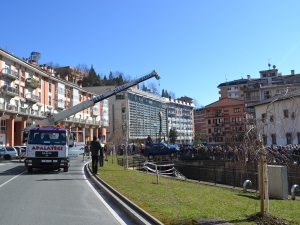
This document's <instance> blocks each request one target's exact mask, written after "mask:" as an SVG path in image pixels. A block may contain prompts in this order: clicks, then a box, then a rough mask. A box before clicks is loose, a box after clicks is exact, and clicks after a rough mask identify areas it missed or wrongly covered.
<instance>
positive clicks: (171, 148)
mask: <svg viewBox="0 0 300 225" xmlns="http://www.w3.org/2000/svg"><path fill="white" fill-rule="evenodd" d="M141 154H142V155H144V156H147V157H148V159H149V160H152V159H153V158H154V156H158V155H169V156H170V157H171V158H175V157H177V155H178V154H179V148H178V146H176V145H168V144H166V143H164V142H161V143H160V144H158V143H156V142H152V143H150V144H148V145H145V148H144V149H143V150H142V152H141Z"/></svg>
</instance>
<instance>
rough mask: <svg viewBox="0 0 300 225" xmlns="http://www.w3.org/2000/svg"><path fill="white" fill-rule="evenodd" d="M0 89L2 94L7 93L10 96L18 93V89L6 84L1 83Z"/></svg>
mask: <svg viewBox="0 0 300 225" xmlns="http://www.w3.org/2000/svg"><path fill="white" fill-rule="evenodd" d="M1 91H2V93H3V94H4V95H8V96H12V97H15V96H17V95H18V94H19V91H18V89H17V88H13V87H10V86H8V85H3V86H2V87H1Z"/></svg>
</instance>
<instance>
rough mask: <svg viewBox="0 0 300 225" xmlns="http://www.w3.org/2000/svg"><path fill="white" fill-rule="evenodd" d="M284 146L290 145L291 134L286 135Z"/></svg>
mask: <svg viewBox="0 0 300 225" xmlns="http://www.w3.org/2000/svg"><path fill="white" fill-rule="evenodd" d="M286 144H287V145H288V144H292V133H286Z"/></svg>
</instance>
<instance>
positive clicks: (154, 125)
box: [153, 123, 157, 142]
mask: <svg viewBox="0 0 300 225" xmlns="http://www.w3.org/2000/svg"><path fill="white" fill-rule="evenodd" d="M153 127H154V129H155V142H157V131H156V127H157V125H156V123H154V124H153Z"/></svg>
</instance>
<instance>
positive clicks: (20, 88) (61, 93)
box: [0, 48, 107, 146]
mask: <svg viewBox="0 0 300 225" xmlns="http://www.w3.org/2000/svg"><path fill="white" fill-rule="evenodd" d="M39 59H40V53H38V52H32V53H31V57H30V58H19V57H17V56H15V55H14V54H12V53H10V52H8V51H6V50H4V49H1V48H0V76H1V80H0V87H1V91H0V121H1V123H0V124H1V129H0V138H1V139H0V144H4V145H7V146H13V145H21V143H22V130H23V129H24V128H25V127H26V126H30V125H32V124H35V123H36V122H37V121H40V120H43V119H45V118H46V117H47V115H49V114H55V113H59V112H61V111H62V110H65V109H68V108H70V107H72V106H74V105H76V104H78V103H80V102H82V101H85V100H87V99H90V98H93V97H94V96H95V94H94V93H92V92H89V91H86V90H84V89H82V87H81V78H82V77H80V76H78V74H83V73H81V72H80V73H78V71H77V70H76V69H75V68H72V67H68V69H67V70H64V71H65V72H64V73H58V72H56V71H55V70H54V68H52V67H50V66H47V65H45V64H43V65H39V63H38V60H39ZM66 71H67V72H66ZM103 107H104V109H103ZM101 109H103V110H105V106H102V108H101V105H100V103H97V104H95V105H94V106H93V107H91V108H88V109H85V110H83V111H81V112H79V113H77V114H76V115H72V116H70V117H69V118H65V119H64V120H63V121H61V124H63V125H65V126H66V127H67V128H69V129H71V130H83V131H84V133H85V134H86V137H85V139H86V140H91V139H92V136H93V135H97V136H98V135H99V133H100V134H104V135H105V134H106V127H105V125H106V124H107V122H104V123H102V120H105V116H104V117H102V114H101V111H100V110H101Z"/></svg>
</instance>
